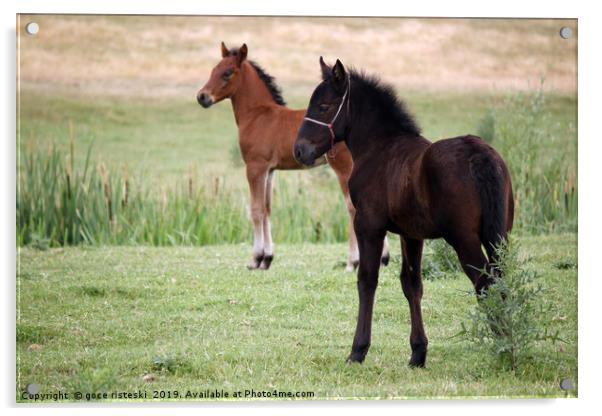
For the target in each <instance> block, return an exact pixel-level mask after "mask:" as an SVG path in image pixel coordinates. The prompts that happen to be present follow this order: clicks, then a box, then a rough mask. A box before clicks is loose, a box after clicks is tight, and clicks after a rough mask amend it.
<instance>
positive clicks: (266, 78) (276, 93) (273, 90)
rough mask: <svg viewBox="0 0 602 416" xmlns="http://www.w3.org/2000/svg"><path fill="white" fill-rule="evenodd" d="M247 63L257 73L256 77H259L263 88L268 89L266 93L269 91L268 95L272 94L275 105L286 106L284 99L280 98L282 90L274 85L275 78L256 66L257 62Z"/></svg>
mask: <svg viewBox="0 0 602 416" xmlns="http://www.w3.org/2000/svg"><path fill="white" fill-rule="evenodd" d="M249 63H250V64H251V66H252V67H253V68H255V71H257V75H259V78H260V79H261V80H262V81H263V83H264V84H265V86H266V87H268V91H270V94H272V98H273V99H274V101H276V104H278V105H286V102H285V101H284V98H282V90H281V89H280V87H279V86H278V85H277V84H276V78H274V77H273V76H271V75H270V74H268V73H267V72H265V70H264V69H263V68H262V67H260V66H259V65H258V64H257V62H255V61H249Z"/></svg>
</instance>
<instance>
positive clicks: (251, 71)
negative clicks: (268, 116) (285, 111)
mask: <svg viewBox="0 0 602 416" xmlns="http://www.w3.org/2000/svg"><path fill="white" fill-rule="evenodd" d="M240 77H241V78H240V84H239V87H238V89H237V90H236V92H235V93H234V94H233V95H232V97H231V101H232V108H233V109H234V117H235V118H236V124H237V125H239V126H240V125H241V124H244V123H245V121H247V120H249V118H250V117H253V118H254V117H255V116H254V115H253V112H254V110H257V109H258V108H261V107H265V106H267V105H269V104H273V103H274V99H273V98H272V94H270V91H269V90H268V87H267V86H266V85H265V84H264V82H263V81H262V80H261V78H259V75H257V72H256V71H255V68H253V66H252V65H251V64H250V63H248V62H247V61H244V62H243V63H242V66H241V74H240Z"/></svg>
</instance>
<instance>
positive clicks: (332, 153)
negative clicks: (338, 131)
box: [304, 76, 351, 158]
mask: <svg viewBox="0 0 602 416" xmlns="http://www.w3.org/2000/svg"><path fill="white" fill-rule="evenodd" d="M349 91H351V77H350V76H348V77H347V89H346V90H345V94H343V98H342V99H341V104H339V108H338V110H337V112H336V114H335V115H334V117H333V118H332V121H331V122H330V123H325V122H323V121H320V120H316V119H314V118H311V117H305V118H304V120H307V121H311V122H312V123H315V124H318V125H320V126H324V127H327V128H328V131H329V132H330V149H329V150H328V156H330V157H331V158H334V157H335V156H336V153H337V152H336V150H335V148H334V139H335V134H334V128H333V127H334V122H335V121H337V118H338V117H339V114H340V113H341V110H342V109H343V104H345V98H347V93H348V92H349ZM347 113H349V100H347Z"/></svg>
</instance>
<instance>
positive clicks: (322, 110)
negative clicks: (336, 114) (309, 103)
mask: <svg viewBox="0 0 602 416" xmlns="http://www.w3.org/2000/svg"><path fill="white" fill-rule="evenodd" d="M329 108H330V105H328V104H320V105H319V106H318V110H319V111H320V113H325V112H327V111H328V109H329Z"/></svg>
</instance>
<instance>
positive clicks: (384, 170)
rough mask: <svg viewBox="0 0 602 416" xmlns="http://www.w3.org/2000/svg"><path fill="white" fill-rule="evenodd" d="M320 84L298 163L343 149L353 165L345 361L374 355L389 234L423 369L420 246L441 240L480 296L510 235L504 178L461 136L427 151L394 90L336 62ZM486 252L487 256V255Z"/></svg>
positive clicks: (480, 144) (496, 164)
mask: <svg viewBox="0 0 602 416" xmlns="http://www.w3.org/2000/svg"><path fill="white" fill-rule="evenodd" d="M320 64H321V67H322V74H323V78H324V80H323V81H322V83H321V84H320V85H318V87H317V88H316V89H315V91H314V93H313V95H312V98H311V100H310V104H309V107H308V109H307V115H306V117H305V121H304V123H303V124H302V125H301V128H300V129H299V132H298V134H297V141H296V144H295V156H296V157H297V159H298V160H300V161H301V162H303V163H306V164H311V163H313V161H314V160H315V158H316V157H319V156H321V155H322V154H324V153H325V152H327V151H328V149H329V148H330V147H331V146H332V145H333V144H334V143H338V142H339V141H342V140H344V141H345V143H346V144H347V147H348V148H349V150H350V151H351V154H352V156H353V162H354V166H353V172H352V174H351V178H350V179H349V192H350V195H351V199H352V202H353V205H354V206H355V208H356V214H355V219H354V225H355V232H356V235H357V239H358V246H359V250H360V265H359V268H358V274H357V287H358V294H359V312H358V320H357V328H356V332H355V337H354V339H353V345H352V348H351V354H350V355H349V358H348V360H349V361H351V362H362V361H363V360H364V358H365V356H366V353H367V352H368V349H369V348H370V337H371V325H372V311H373V307H374V294H375V291H376V287H377V285H378V272H379V253H380V251H381V249H382V239H383V236H384V235H385V233H386V232H387V231H390V232H394V233H397V234H399V235H400V237H401V246H402V258H403V259H402V267H401V275H400V280H401V287H402V289H403V293H404V294H405V296H406V298H407V300H408V304H409V307H410V318H411V331H410V346H411V348H412V355H411V358H410V365H411V366H415V367H423V366H424V365H425V362H426V354H427V346H428V339H427V337H426V333H425V330H424V325H423V321H422V310H421V305H420V304H421V300H422V277H421V269H420V263H421V259H422V248H423V243H424V239H427V238H444V239H445V240H446V241H447V242H448V243H449V244H451V245H452V247H453V248H454V249H455V251H456V253H457V254H458V258H459V260H460V263H461V264H462V267H463V269H464V272H465V273H466V275H467V276H468V277H469V278H470V280H471V282H472V284H473V286H474V288H475V291H476V293H483V292H484V291H486V289H487V287H488V286H489V285H490V284H491V280H490V278H489V277H487V276H486V275H484V274H482V272H481V271H482V270H486V268H488V267H490V266H489V265H490V264H491V263H492V262H494V261H495V260H496V259H495V246H496V245H498V244H499V243H500V242H501V241H502V240H504V239H505V238H506V236H507V233H508V232H510V230H511V229H512V221H513V215H514V205H513V198H512V185H511V182H510V175H509V173H508V169H507V168H506V165H505V163H504V161H503V160H502V158H501V157H500V155H499V154H498V153H497V152H496V151H495V150H494V149H493V148H492V147H491V146H489V145H488V144H487V143H485V142H484V141H483V140H482V139H480V138H478V137H475V136H463V137H456V138H453V139H446V140H441V141H438V142H436V143H431V142H430V141H428V140H427V139H425V138H424V137H422V136H421V135H420V130H419V128H418V126H417V125H416V123H415V122H414V119H413V118H412V116H411V115H410V114H409V113H408V112H407V110H406V109H405V106H404V105H403V103H402V102H400V101H399V100H398V99H397V97H396V95H395V93H394V92H393V89H392V88H391V87H388V86H385V85H383V84H381V83H380V82H379V81H378V80H377V79H376V78H373V77H370V76H366V75H363V74H360V73H357V72H355V71H351V72H350V73H348V72H347V71H346V70H345V68H344V67H343V65H342V64H341V63H340V61H337V63H336V64H335V65H334V67H332V68H330V67H329V66H327V65H325V64H324V62H323V61H322V59H321V58H320ZM483 247H484V248H485V251H486V253H487V256H486V255H485V254H484V253H483V250H482V248H483Z"/></svg>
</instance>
